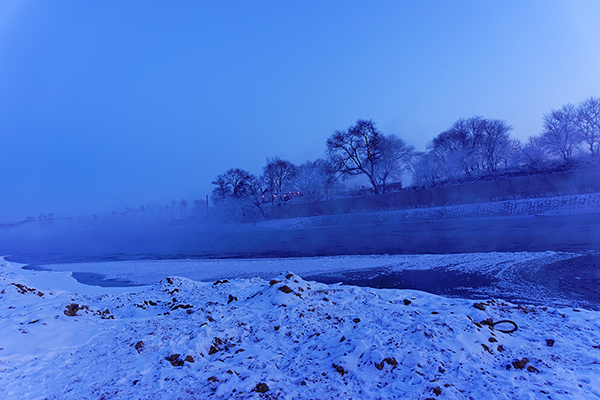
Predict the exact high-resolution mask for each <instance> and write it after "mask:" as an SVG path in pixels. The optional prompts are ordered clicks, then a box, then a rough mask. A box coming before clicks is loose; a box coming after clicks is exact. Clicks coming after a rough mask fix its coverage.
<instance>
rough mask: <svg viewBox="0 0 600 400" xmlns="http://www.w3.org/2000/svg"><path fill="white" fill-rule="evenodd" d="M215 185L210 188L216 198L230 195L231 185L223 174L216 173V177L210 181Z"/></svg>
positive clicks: (220, 198) (219, 198)
mask: <svg viewBox="0 0 600 400" xmlns="http://www.w3.org/2000/svg"><path fill="white" fill-rule="evenodd" d="M211 183H212V184H213V185H215V187H214V188H213V190H212V196H213V198H214V199H216V200H222V199H224V198H226V197H227V196H230V195H231V186H230V185H229V183H228V182H227V179H226V177H225V174H221V175H217V178H216V179H215V180H214V181H212V182H211Z"/></svg>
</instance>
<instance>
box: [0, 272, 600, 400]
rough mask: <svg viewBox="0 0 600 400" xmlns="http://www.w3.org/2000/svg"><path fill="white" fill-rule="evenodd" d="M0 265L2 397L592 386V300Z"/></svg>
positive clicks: (508, 393) (584, 395) (391, 394)
mask: <svg viewBox="0 0 600 400" xmlns="http://www.w3.org/2000/svg"><path fill="white" fill-rule="evenodd" d="M1 265H2V266H1V269H0V287H1V290H0V293H1V294H0V298H1V306H0V397H2V398H7V399H12V398H14V399H38V398H49V399H59V398H60V399H82V398H94V399H100V398H105V399H109V398H116V399H140V398H143V399H199V398H223V399H225V398H227V399H229V398H238V399H247V398H255V399H259V398H281V399H332V398H341V399H351V398H352V399H379V398H414V399H417V398H419V399H425V398H446V399H468V398H481V399H527V398H532V399H533V398H545V397H550V398H553V399H556V398H564V399H567V398H568V399H593V398H600V381H599V380H598V376H600V347H599V346H600V320H599V318H598V313H597V312H593V311H587V310H579V309H553V308H546V307H533V306H528V307H524V306H516V305H513V304H510V303H506V302H504V301H502V300H493V299H490V300H488V301H484V302H480V303H476V302H474V301H469V300H461V299H447V298H443V297H439V296H435V295H430V294H427V293H423V292H418V291H412V290H381V289H379V290H378V289H369V288H358V287H352V286H341V285H324V284H319V283H315V282H307V281H304V280H302V279H301V278H300V277H298V276H297V275H295V274H292V273H284V274H281V275H278V276H274V277H273V278H274V279H273V280H270V281H268V280H263V279H260V278H253V279H235V280H228V281H226V280H219V281H217V282H213V283H206V282H204V283H203V282H196V281H192V280H190V279H186V278H177V277H171V278H165V279H162V280H161V282H160V283H158V284H155V285H153V286H152V287H149V288H138V291H133V292H132V288H113V289H111V290H112V291H113V293H108V289H107V288H94V289H93V290H94V291H96V292H95V293H90V292H87V293H76V292H75V291H77V290H80V289H82V292H85V290H83V289H85V288H82V287H81V286H77V285H78V284H77V283H76V282H75V281H74V280H72V278H69V276H68V273H57V272H45V271H41V272H35V271H27V270H23V269H21V268H20V265H15V264H11V263H8V262H2V264H1ZM57 277H58V278H57ZM34 283H35V284H36V285H37V286H36V285H34ZM67 289H69V290H67ZM102 292H104V293H102ZM501 320H511V321H513V322H514V323H516V324H517V326H518V330H517V331H515V332H513V333H503V332H501V331H508V330H510V329H512V327H513V326H512V324H511V323H503V324H499V325H496V326H495V327H492V326H491V324H493V323H494V322H497V321H501Z"/></svg>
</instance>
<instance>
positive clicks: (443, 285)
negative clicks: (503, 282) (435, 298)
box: [303, 268, 497, 298]
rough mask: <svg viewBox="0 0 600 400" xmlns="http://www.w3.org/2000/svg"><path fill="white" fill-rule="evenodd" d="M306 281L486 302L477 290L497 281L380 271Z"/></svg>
mask: <svg viewBox="0 0 600 400" xmlns="http://www.w3.org/2000/svg"><path fill="white" fill-rule="evenodd" d="M303 279H306V280H314V281H317V282H322V283H327V284H332V283H338V282H341V283H343V284H345V285H354V286H363V287H371V288H378V289H413V290H421V291H425V292H429V293H433V294H438V295H451V296H457V297H463V298H485V297H486V296H482V295H481V294H475V293H474V292H473V289H480V288H482V287H489V286H491V285H493V284H494V283H496V281H497V280H496V279H494V278H492V277H490V276H487V275H483V274H477V273H466V272H460V271H453V270H447V269H444V268H433V269H429V270H402V271H393V270H389V269H386V268H377V269H369V270H362V271H360V270H359V271H348V272H344V273H339V274H335V275H331V274H320V275H310V276H306V277H303ZM488 297H489V296H488Z"/></svg>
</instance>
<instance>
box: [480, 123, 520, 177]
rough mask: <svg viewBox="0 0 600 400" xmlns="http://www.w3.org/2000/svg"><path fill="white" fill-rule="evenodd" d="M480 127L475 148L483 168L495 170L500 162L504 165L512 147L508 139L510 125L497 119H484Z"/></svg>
mask: <svg viewBox="0 0 600 400" xmlns="http://www.w3.org/2000/svg"><path fill="white" fill-rule="evenodd" d="M482 128H483V129H482V130H481V132H480V135H481V136H480V137H479V138H478V140H477V150H478V152H479V154H480V157H481V161H480V162H481V164H482V165H483V168H485V169H487V170H488V171H495V170H496V169H497V168H498V165H499V164H500V163H504V165H505V166H506V164H507V161H508V159H509V158H510V156H511V154H512V151H513V148H514V146H513V142H512V141H511V139H510V131H511V130H512V127H511V126H510V125H508V124H507V123H506V122H504V121H502V120H499V119H484V120H483V123H482Z"/></svg>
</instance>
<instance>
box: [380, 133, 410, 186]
mask: <svg viewBox="0 0 600 400" xmlns="http://www.w3.org/2000/svg"><path fill="white" fill-rule="evenodd" d="M378 146H379V148H380V149H381V150H380V152H381V156H380V159H379V162H378V163H377V164H375V176H376V179H377V181H378V184H379V186H380V187H381V192H382V193H385V190H386V186H387V184H388V183H389V179H394V180H400V177H401V175H402V172H403V171H404V170H405V169H406V166H407V164H408V162H409V161H410V159H411V157H412V154H413V152H414V151H415V148H414V147H412V146H409V145H408V144H407V143H406V142H405V141H404V140H402V139H400V138H399V137H397V136H395V135H389V136H387V135H383V134H382V135H380V137H379V143H378Z"/></svg>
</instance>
